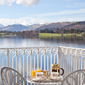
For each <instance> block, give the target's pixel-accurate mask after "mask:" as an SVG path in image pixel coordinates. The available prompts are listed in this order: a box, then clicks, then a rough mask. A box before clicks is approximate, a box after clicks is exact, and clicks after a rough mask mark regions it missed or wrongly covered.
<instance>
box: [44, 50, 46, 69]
mask: <svg viewBox="0 0 85 85" xmlns="http://www.w3.org/2000/svg"><path fill="white" fill-rule="evenodd" d="M44 70H46V48H45V49H44Z"/></svg>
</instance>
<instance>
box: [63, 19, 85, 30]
mask: <svg viewBox="0 0 85 85" xmlns="http://www.w3.org/2000/svg"><path fill="white" fill-rule="evenodd" d="M63 29H85V21H82V22H74V23H72V24H70V25H66V26H64V27H63Z"/></svg>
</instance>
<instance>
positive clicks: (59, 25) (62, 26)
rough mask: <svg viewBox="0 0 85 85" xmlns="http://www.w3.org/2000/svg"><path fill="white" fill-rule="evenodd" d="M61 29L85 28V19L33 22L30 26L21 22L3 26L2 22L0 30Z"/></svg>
mask: <svg viewBox="0 0 85 85" xmlns="http://www.w3.org/2000/svg"><path fill="white" fill-rule="evenodd" d="M57 28H59V29H85V21H80V22H56V23H48V24H42V25H40V24H33V25H29V26H24V25H21V24H14V25H8V26H3V25H2V24H0V31H13V32H14V31H16V32H18V31H31V30H44V29H49V30H56V29H57Z"/></svg>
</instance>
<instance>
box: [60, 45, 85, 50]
mask: <svg viewBox="0 0 85 85" xmlns="http://www.w3.org/2000/svg"><path fill="white" fill-rule="evenodd" d="M59 47H62V48H71V49H78V50H85V49H83V48H74V47H65V46H59Z"/></svg>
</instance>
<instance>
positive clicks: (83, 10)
mask: <svg viewBox="0 0 85 85" xmlns="http://www.w3.org/2000/svg"><path fill="white" fill-rule="evenodd" d="M82 13H85V9H78V10H63V11H60V12H50V13H43V14H37V15H35V16H43V17H48V16H57V15H68V14H70V15H71V14H82Z"/></svg>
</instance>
